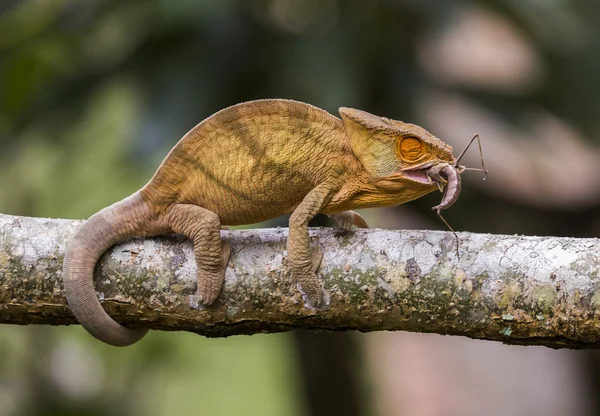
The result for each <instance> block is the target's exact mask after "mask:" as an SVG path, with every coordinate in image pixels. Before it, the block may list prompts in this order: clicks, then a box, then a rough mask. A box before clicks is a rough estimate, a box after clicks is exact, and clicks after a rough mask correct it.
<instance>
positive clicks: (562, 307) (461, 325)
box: [0, 215, 600, 348]
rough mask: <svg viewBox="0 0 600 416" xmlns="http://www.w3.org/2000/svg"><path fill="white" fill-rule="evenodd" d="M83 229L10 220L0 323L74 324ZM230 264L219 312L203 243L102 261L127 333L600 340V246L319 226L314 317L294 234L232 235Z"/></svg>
mask: <svg viewBox="0 0 600 416" xmlns="http://www.w3.org/2000/svg"><path fill="white" fill-rule="evenodd" d="M79 223H80V221H68V220H54V219H42V218H25V217H14V216H7V215H0V287H2V290H0V311H1V312H0V323H12V324H48V325H65V324H73V323H75V320H74V318H73V316H72V315H71V313H70V311H69V308H68V306H67V304H66V300H65V297H64V294H63V290H62V282H61V268H62V259H63V255H64V248H65V243H66V241H67V240H68V238H69V237H70V236H71V234H72V233H73V231H74V229H75V227H76V226H77V224H79ZM223 236H224V238H225V239H227V240H229V241H230V242H231V246H232V256H231V260H230V263H229V268H228V269H227V276H226V281H225V287H224V289H223V292H222V293H221V296H220V297H219V299H218V300H217V302H216V304H215V305H213V306H211V307H209V308H203V307H201V306H199V305H198V303H197V298H196V296H195V286H196V285H195V265H194V260H193V259H194V256H193V253H192V246H191V242H189V241H184V240H182V239H180V238H179V237H177V236H167V237H161V238H152V239H134V240H131V241H127V242H125V243H122V244H119V245H117V246H115V247H113V248H112V249H111V250H109V251H108V252H107V253H105V254H104V256H103V257H102V258H101V260H100V262H99V264H98V266H97V267H96V274H95V278H96V289H97V291H98V294H99V296H100V298H101V299H102V300H103V306H104V307H105V308H106V310H107V311H108V312H109V313H110V314H111V315H112V316H113V317H115V319H116V320H117V321H119V322H121V323H123V324H126V325H129V326H147V327H150V328H153V329H161V330H183V331H191V332H196V333H198V334H203V335H207V336H227V335H234V334H253V333H257V332H276V331H285V330H288V329H292V328H308V329H325V330H348V329H355V330H359V331H379V330H406V331H416V332H436V333H439V334H453V335H463V336H468V337H472V338H480V339H490V340H497V341H502V342H505V343H513V344H526V345H546V346H550V347H569V348H590V347H598V346H600V330H599V329H600V314H599V308H600V282H599V269H600V268H599V261H600V241H599V240H597V239H575V238H555V237H522V236H521V237H519V236H504V235H489V234H469V233H459V237H460V250H461V253H460V259H457V258H456V254H455V250H454V248H455V244H454V240H453V235H452V234H450V233H447V232H440V231H385V230H352V231H342V230H333V229H313V230H311V237H312V239H313V243H314V244H319V245H321V246H322V247H323V248H324V252H325V256H324V258H323V263H322V265H321V268H320V274H321V275H322V277H323V279H324V282H325V287H326V289H327V291H328V293H329V295H330V297H331V307H330V308H329V309H327V310H324V311H313V310H310V309H308V308H306V307H304V302H303V300H302V297H301V295H300V293H299V292H298V290H297V289H296V286H295V284H294V283H293V282H292V280H291V278H290V277H289V273H287V272H286V262H285V240H286V236H287V229H259V230H244V231H223Z"/></svg>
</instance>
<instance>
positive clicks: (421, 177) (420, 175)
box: [404, 169, 432, 185]
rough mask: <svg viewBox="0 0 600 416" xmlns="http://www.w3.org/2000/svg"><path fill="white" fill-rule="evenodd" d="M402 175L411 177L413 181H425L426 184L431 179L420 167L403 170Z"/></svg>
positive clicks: (429, 182)
mask: <svg viewBox="0 0 600 416" xmlns="http://www.w3.org/2000/svg"><path fill="white" fill-rule="evenodd" d="M404 177H406V178H408V179H411V180H413V181H415V182H420V183H425V184H427V185H429V184H431V183H432V182H431V179H430V178H429V176H427V174H426V173H425V171H424V170H422V169H418V170H405V171H404Z"/></svg>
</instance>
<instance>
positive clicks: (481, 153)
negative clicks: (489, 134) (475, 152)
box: [454, 133, 489, 181]
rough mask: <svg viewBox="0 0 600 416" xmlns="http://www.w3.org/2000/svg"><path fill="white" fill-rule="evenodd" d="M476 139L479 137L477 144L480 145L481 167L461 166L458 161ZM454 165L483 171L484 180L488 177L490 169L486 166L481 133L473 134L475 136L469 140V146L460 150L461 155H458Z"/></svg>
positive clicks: (463, 169)
mask: <svg viewBox="0 0 600 416" xmlns="http://www.w3.org/2000/svg"><path fill="white" fill-rule="evenodd" d="M475 139H477V145H478V146H479V157H480V158H481V168H467V167H464V166H460V167H459V165H458V163H459V162H460V160H461V159H462V158H463V156H464V155H465V153H467V150H469V147H471V144H473V142H474V141H475ZM454 167H455V168H457V169H459V168H460V169H461V172H462V171H465V170H472V171H476V172H483V180H484V181H485V180H486V179H487V174H488V172H489V171H488V170H487V169H486V168H485V163H484V162H483V151H482V150H481V140H480V139H479V134H477V133H476V134H475V135H474V136H473V138H472V139H471V141H470V142H469V144H467V146H466V147H465V148H464V149H463V151H462V152H460V155H458V158H457V159H456V162H455V163H454Z"/></svg>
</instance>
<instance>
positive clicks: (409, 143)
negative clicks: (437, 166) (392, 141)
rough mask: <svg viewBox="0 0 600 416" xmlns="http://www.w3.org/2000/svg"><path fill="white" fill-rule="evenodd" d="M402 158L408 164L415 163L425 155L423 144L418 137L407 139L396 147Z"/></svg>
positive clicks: (402, 140)
mask: <svg viewBox="0 0 600 416" xmlns="http://www.w3.org/2000/svg"><path fill="white" fill-rule="evenodd" d="M396 147H397V150H398V153H400V157H402V158H403V159H405V160H406V161H407V162H414V161H415V160H417V159H418V158H420V157H421V155H422V154H423V150H424V149H423V142H422V141H421V140H419V139H417V138H416V137H405V138H403V139H401V140H400V141H399V142H398V144H397V145H396Z"/></svg>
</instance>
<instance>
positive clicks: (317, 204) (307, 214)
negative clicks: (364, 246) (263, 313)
mask: <svg viewBox="0 0 600 416" xmlns="http://www.w3.org/2000/svg"><path fill="white" fill-rule="evenodd" d="M334 191H335V189H334V186H332V184H330V183H325V184H321V185H319V186H317V187H316V188H315V189H313V190H312V191H311V192H309V193H308V195H306V196H305V197H304V199H303V200H302V202H301V203H300V205H298V207H297V208H296V209H295V210H294V212H293V213H292V215H291V216H290V230H289V236H288V243H287V250H288V261H289V263H290V267H291V270H292V276H293V277H294V279H295V280H296V282H297V284H298V288H299V289H300V292H301V293H302V297H303V298H304V301H305V302H306V303H307V306H309V307H312V308H324V307H327V306H328V304H329V299H328V296H327V293H326V292H325V289H324V288H323V283H322V282H321V279H319V278H318V277H317V275H316V273H315V272H316V271H317V269H318V268H319V266H320V264H321V259H322V258H323V253H322V251H321V250H320V249H316V251H314V252H313V253H312V254H311V250H310V239H309V236H308V222H309V221H310V220H311V219H312V218H313V217H314V216H315V215H317V214H318V213H319V211H321V209H322V208H323V207H325V205H327V203H328V202H329V201H330V199H331V196H332V195H333V193H334Z"/></svg>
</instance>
